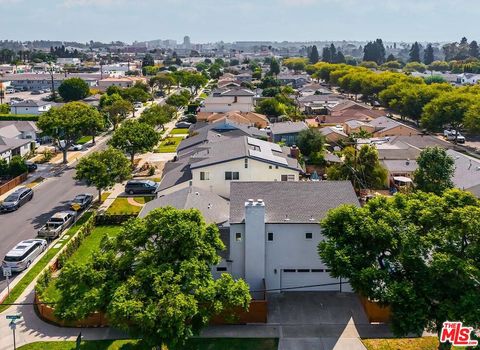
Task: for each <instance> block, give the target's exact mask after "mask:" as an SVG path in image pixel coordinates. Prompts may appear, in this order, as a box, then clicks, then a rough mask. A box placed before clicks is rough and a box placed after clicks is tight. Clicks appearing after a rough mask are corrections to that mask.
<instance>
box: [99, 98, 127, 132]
mask: <svg viewBox="0 0 480 350" xmlns="http://www.w3.org/2000/svg"><path fill="white" fill-rule="evenodd" d="M112 96H113V95H112ZM104 111H105V112H106V113H107V115H108V119H109V121H110V123H112V126H113V130H116V129H117V126H118V124H120V123H121V122H122V121H124V120H125V119H127V117H128V115H129V114H130V113H132V112H133V111H134V107H133V104H132V103H131V102H130V101H127V100H124V99H122V98H120V99H119V100H115V101H113V103H112V104H111V105H107V106H105V108H104Z"/></svg>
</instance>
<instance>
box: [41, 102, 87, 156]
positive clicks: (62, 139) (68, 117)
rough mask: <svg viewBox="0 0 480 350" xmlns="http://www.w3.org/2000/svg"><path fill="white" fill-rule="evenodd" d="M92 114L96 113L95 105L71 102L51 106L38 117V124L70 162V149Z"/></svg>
mask: <svg viewBox="0 0 480 350" xmlns="http://www.w3.org/2000/svg"><path fill="white" fill-rule="evenodd" d="M91 115H95V109H94V108H93V107H91V106H89V105H87V104H86V103H82V102H69V103H67V104H65V105H63V106H61V107H53V108H51V109H50V110H49V111H47V112H45V113H43V114H41V115H40V117H39V118H38V122H37V126H38V127H39V128H40V129H41V130H42V132H43V133H44V134H45V135H47V136H50V137H51V138H52V139H53V140H54V141H55V143H56V144H57V147H58V149H59V150H60V151H62V153H63V163H64V164H66V163H67V162H68V160H67V151H68V149H69V148H70V147H71V146H72V145H73V144H74V143H75V141H77V140H78V139H79V138H80V137H81V136H82V134H83V132H84V131H85V123H86V121H87V120H88V119H89V118H90V116H91Z"/></svg>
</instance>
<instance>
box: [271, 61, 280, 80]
mask: <svg viewBox="0 0 480 350" xmlns="http://www.w3.org/2000/svg"><path fill="white" fill-rule="evenodd" d="M269 73H270V75H274V76H277V75H279V74H280V63H279V62H278V61H277V60H276V59H275V58H272V61H271V62H270V72H269Z"/></svg>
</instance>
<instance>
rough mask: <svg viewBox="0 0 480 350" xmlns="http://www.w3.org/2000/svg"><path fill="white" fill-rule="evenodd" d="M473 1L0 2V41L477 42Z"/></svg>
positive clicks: (478, 9) (477, 7) (477, 9)
mask: <svg viewBox="0 0 480 350" xmlns="http://www.w3.org/2000/svg"><path fill="white" fill-rule="evenodd" d="M479 18H480V3H479V2H478V0H0V23H1V24H0V39H14V40H33V39H52V40H76V41H80V42H85V41H88V40H91V39H92V40H100V41H112V40H121V41H127V42H131V41H133V40H139V41H140V40H151V39H160V38H161V39H167V38H169V39H176V40H178V41H181V40H182V38H183V36H184V35H186V34H188V35H190V37H191V40H192V42H194V43H195V42H213V41H220V40H223V41H227V42H231V41H236V40H275V41H283V40H289V41H310V40H341V39H346V40H371V39H375V38H377V37H381V38H383V39H384V40H387V41H408V42H410V41H415V40H418V41H433V42H436V41H453V40H460V38H461V37H462V36H466V37H467V38H468V39H469V40H473V39H476V40H479V41H480V25H479V24H478V23H479Z"/></svg>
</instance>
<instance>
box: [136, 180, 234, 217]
mask: <svg viewBox="0 0 480 350" xmlns="http://www.w3.org/2000/svg"><path fill="white" fill-rule="evenodd" d="M166 206H172V207H174V208H177V209H191V208H195V209H198V210H200V212H201V213H202V215H203V217H204V218H205V221H206V222H207V224H212V223H214V224H222V223H224V222H226V221H228V215H229V210H230V206H229V203H228V201H227V200H226V199H224V198H222V197H220V196H218V195H217V194H215V193H213V192H209V191H205V190H203V189H200V188H197V187H187V188H183V189H181V190H178V191H175V192H173V193H170V194H167V195H166V196H162V197H160V198H157V199H154V200H153V201H150V202H148V203H147V204H145V206H144V207H143V209H142V211H141V212H140V214H139V217H141V218H143V217H145V216H146V215H147V214H148V213H149V212H150V211H152V210H154V209H156V208H161V207H166Z"/></svg>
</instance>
